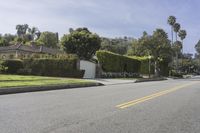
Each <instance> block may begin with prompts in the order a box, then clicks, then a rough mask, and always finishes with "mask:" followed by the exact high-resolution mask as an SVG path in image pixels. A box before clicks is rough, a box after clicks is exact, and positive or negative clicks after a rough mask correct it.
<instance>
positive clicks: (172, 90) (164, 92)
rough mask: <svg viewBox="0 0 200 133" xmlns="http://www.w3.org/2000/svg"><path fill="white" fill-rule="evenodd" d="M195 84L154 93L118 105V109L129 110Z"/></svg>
mask: <svg viewBox="0 0 200 133" xmlns="http://www.w3.org/2000/svg"><path fill="white" fill-rule="evenodd" d="M195 83H197V82H195ZM195 83H189V84H184V85H179V86H175V87H173V88H171V89H167V90H165V91H161V92H158V93H154V94H151V95H148V96H145V97H142V98H139V99H136V100H132V101H129V102H125V103H123V104H119V105H117V106H116V107H117V108H120V109H124V108H128V107H130V106H134V105H136V104H139V103H142V102H145V101H148V100H151V99H154V98H157V97H160V96H162V95H166V94H168V93H172V92H174V91H177V90H179V89H182V88H184V87H187V86H190V85H193V84H195Z"/></svg>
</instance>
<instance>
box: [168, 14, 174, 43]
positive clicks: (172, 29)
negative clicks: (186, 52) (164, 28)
mask: <svg viewBox="0 0 200 133" xmlns="http://www.w3.org/2000/svg"><path fill="white" fill-rule="evenodd" d="M167 23H168V24H169V25H170V26H171V37H172V42H171V43H172V45H173V43H174V24H175V23H176V17H174V16H169V17H168V21H167Z"/></svg>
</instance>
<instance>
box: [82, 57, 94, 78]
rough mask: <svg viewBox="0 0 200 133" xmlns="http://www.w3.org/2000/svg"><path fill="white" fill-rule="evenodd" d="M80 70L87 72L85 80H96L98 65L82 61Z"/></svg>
mask: <svg viewBox="0 0 200 133" xmlns="http://www.w3.org/2000/svg"><path fill="white" fill-rule="evenodd" d="M80 69H81V70H85V74H84V77H83V78H88V79H92V78H95V75H96V64H95V63H92V62H89V61H85V60H81V61H80Z"/></svg>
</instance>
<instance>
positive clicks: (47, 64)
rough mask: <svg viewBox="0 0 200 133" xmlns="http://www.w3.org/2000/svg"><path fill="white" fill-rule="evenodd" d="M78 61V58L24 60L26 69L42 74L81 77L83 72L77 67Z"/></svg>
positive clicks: (34, 73) (32, 72)
mask: <svg viewBox="0 0 200 133" xmlns="http://www.w3.org/2000/svg"><path fill="white" fill-rule="evenodd" d="M76 63H77V58H61V59H56V58H49V59H26V60H24V66H25V70H31V74H33V75H40V76H59V77H81V75H83V74H82V73H83V72H82V71H80V70H78V69H77V67H76Z"/></svg>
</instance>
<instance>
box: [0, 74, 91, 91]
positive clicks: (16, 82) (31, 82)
mask: <svg viewBox="0 0 200 133" xmlns="http://www.w3.org/2000/svg"><path fill="white" fill-rule="evenodd" d="M88 83H92V82H91V81H87V80H83V79H74V78H54V77H41V76H21V75H20V76H19V75H2V74H0V88H7V87H27V86H49V85H65V84H66V85H67V84H77V85H78V84H88Z"/></svg>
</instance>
